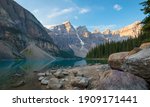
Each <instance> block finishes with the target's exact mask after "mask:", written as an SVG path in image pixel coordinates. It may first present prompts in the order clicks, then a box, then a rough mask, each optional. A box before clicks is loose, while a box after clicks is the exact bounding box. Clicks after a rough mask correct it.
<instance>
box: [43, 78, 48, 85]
mask: <svg viewBox="0 0 150 107" xmlns="http://www.w3.org/2000/svg"><path fill="white" fill-rule="evenodd" d="M48 81H49V80H48V78H47V77H45V78H44V79H42V80H41V84H42V85H48Z"/></svg>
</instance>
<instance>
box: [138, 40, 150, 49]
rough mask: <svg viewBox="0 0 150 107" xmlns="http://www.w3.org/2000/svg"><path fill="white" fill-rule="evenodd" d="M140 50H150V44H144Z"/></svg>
mask: <svg viewBox="0 0 150 107" xmlns="http://www.w3.org/2000/svg"><path fill="white" fill-rule="evenodd" d="M140 48H141V49H145V48H150V42H147V43H143V44H142V45H141V46H140Z"/></svg>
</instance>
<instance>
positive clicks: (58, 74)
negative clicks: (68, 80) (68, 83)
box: [54, 69, 65, 78]
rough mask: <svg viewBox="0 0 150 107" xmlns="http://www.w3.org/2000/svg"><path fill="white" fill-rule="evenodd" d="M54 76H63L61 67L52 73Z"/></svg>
mask: <svg viewBox="0 0 150 107" xmlns="http://www.w3.org/2000/svg"><path fill="white" fill-rule="evenodd" d="M54 76H55V77H57V78H63V77H64V76H65V75H64V73H63V70H62V69H58V70H57V71H56V72H55V73H54Z"/></svg>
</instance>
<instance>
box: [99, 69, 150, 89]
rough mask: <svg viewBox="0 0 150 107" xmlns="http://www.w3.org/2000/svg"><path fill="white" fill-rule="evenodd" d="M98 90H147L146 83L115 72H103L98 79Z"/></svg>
mask: <svg viewBox="0 0 150 107" xmlns="http://www.w3.org/2000/svg"><path fill="white" fill-rule="evenodd" d="M97 89H100V90H147V89H148V84H147V82H146V81H145V80H144V79H142V78H140V77H137V76H135V75H133V74H130V73H127V72H121V71H117V70H109V71H106V72H103V74H102V75H101V76H100V79H99V86H98V87H97Z"/></svg>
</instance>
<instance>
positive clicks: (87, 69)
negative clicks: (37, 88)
mask: <svg viewBox="0 0 150 107" xmlns="http://www.w3.org/2000/svg"><path fill="white" fill-rule="evenodd" d="M108 63H109V64H105V65H104V64H103V65H102V64H96V65H86V66H81V67H73V68H66V69H57V70H48V71H46V72H39V73H37V76H38V80H39V82H40V83H41V86H44V87H45V88H44V89H51V90H148V89H149V82H150V81H149V80H150V69H149V66H150V43H145V44H142V45H141V47H139V48H138V49H137V48H135V49H133V50H132V51H131V52H121V53H114V54H112V55H110V57H109V59H108Z"/></svg>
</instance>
